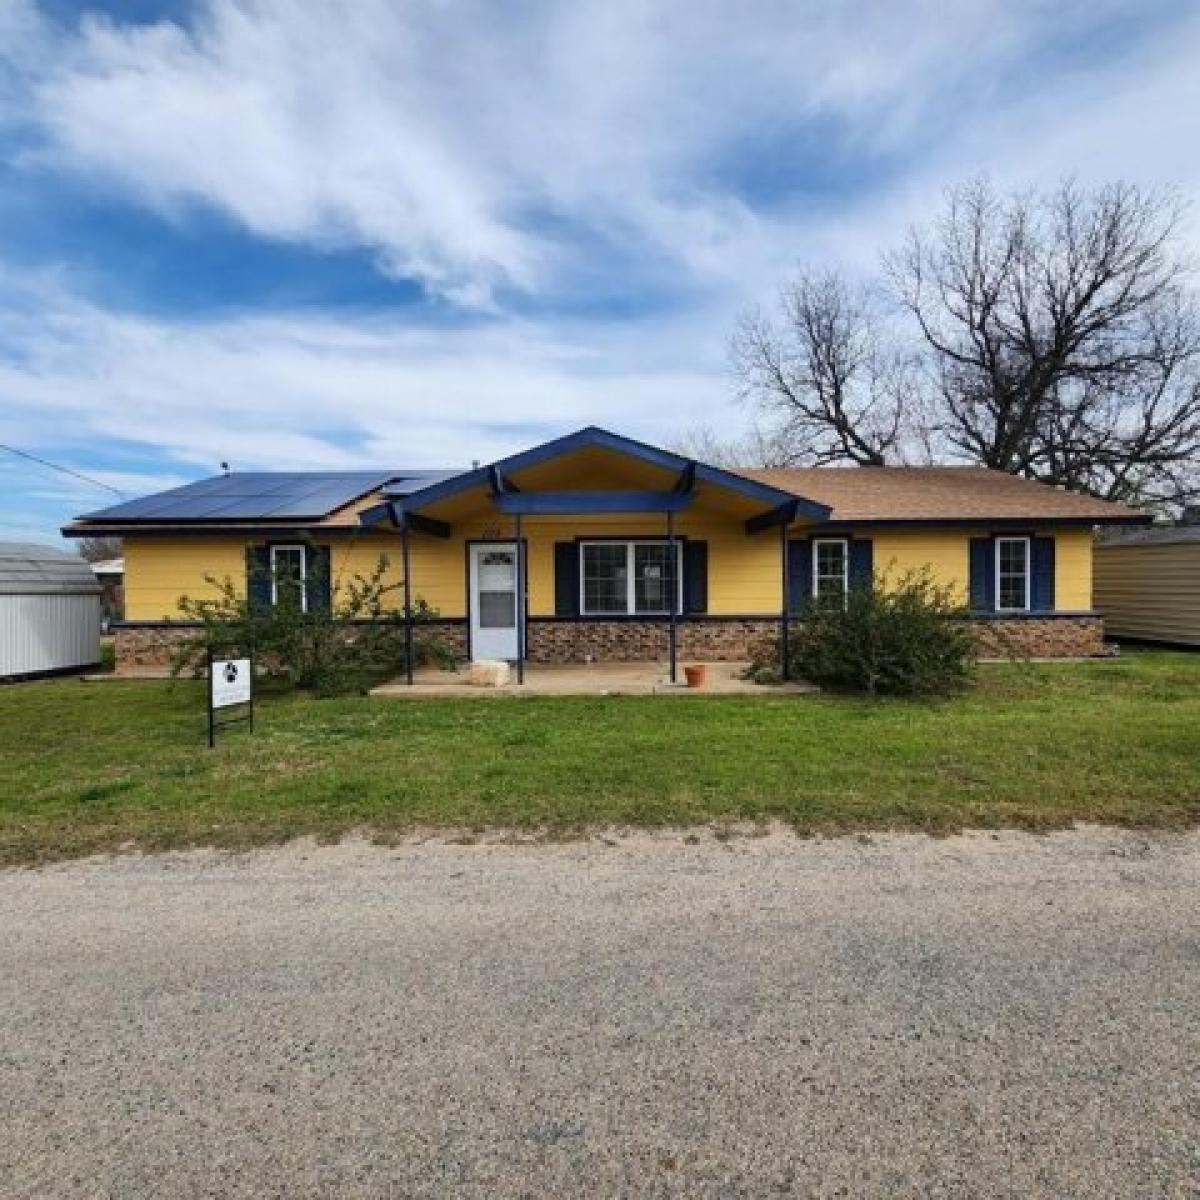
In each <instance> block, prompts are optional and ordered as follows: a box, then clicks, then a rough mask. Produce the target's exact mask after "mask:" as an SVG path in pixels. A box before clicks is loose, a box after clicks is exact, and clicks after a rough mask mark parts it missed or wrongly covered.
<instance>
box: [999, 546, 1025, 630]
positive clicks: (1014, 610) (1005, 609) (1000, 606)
mask: <svg viewBox="0 0 1200 1200" xmlns="http://www.w3.org/2000/svg"><path fill="white" fill-rule="evenodd" d="M1005 542H1023V543H1024V544H1025V603H1024V604H1023V605H1021V607H1020V608H1005V607H1003V606H1002V605H1001V604H1000V547H1001V546H1002V545H1003V544H1004V543H1005ZM995 553H996V578H995V583H994V586H995V588H996V601H995V605H996V611H997V612H1005V613H1021V612H1030V611H1031V610H1032V608H1033V542H1032V539H1031V538H1028V537H998V538H997V539H996V546H995Z"/></svg>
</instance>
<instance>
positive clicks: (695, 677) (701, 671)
mask: <svg viewBox="0 0 1200 1200" xmlns="http://www.w3.org/2000/svg"><path fill="white" fill-rule="evenodd" d="M683 673H684V675H685V676H686V677H687V685H688V687H690V688H702V687H703V686H704V685H705V684H706V683H707V682H708V667H707V666H705V665H704V664H703V663H701V664H700V665H699V666H695V667H684V668H683Z"/></svg>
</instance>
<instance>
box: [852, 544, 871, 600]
mask: <svg viewBox="0 0 1200 1200" xmlns="http://www.w3.org/2000/svg"><path fill="white" fill-rule="evenodd" d="M848 553H849V555H850V564H849V571H848V575H849V579H850V587H851V588H852V589H856V590H858V591H869V590H870V588H871V585H872V583H873V582H874V578H875V543H874V542H873V541H871V539H870V538H851V539H850V545H849V550H848Z"/></svg>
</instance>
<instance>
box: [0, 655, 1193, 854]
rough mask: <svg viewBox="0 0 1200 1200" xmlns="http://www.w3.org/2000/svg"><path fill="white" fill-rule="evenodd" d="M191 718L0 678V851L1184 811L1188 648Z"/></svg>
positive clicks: (128, 700) (152, 687)
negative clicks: (863, 684) (216, 725)
mask: <svg viewBox="0 0 1200 1200" xmlns="http://www.w3.org/2000/svg"><path fill="white" fill-rule="evenodd" d="M204 731H205V715H204V700H203V692H202V687H201V685H200V684H197V683H192V682H181V683H176V684H167V683H151V682H130V683H116V682H113V683H101V684H81V683H79V682H78V681H75V680H57V681H53V682H45V683H31V684H22V685H17V686H12V687H6V688H0V863H7V864H18V863H32V862H38V861H45V860H49V859H54V858H63V857H71V856H76V855H80V854H86V853H91V852H95V851H108V850H116V849H128V848H137V849H144V850H157V849H167V848H173V847H180V846H190V845H217V846H231V847H243V846H250V845H255V844H260V843H264V842H271V841H276V840H280V839H284V838H288V837H292V836H295V835H299V834H315V835H316V836H318V837H321V838H335V837H338V836H340V835H342V834H344V833H346V832H348V831H350V830H353V829H358V828H365V829H367V830H369V831H371V832H372V833H373V834H375V835H376V836H380V837H383V838H386V837H388V836H392V835H396V834H399V833H401V832H403V831H406V830H410V829H413V828H416V827H421V826H438V827H447V826H449V827H455V828H460V829H466V830H480V829H484V828H488V827H496V826H500V827H511V828H516V829H524V830H538V831H544V832H547V833H549V834H550V835H552V836H557V835H566V834H571V833H575V832H578V831H582V830H584V829H587V828H589V827H596V826H602V825H618V826H620V825H638V826H658V825H675V824H688V823H696V822H709V821H727V820H751V821H756V820H762V819H767V818H779V819H781V820H784V821H786V822H790V823H791V824H793V825H794V826H795V827H796V828H797V829H798V830H801V831H803V832H817V831H852V830H874V829H921V830H927V831H930V832H949V831H952V830H955V829H960V828H964V827H976V828H981V827H982V828H996V827H1001V826H1017V827H1022V828H1028V829H1051V828H1057V827H1061V826H1065V825H1070V824H1072V823H1074V822H1076V821H1099V822H1109V823H1115V824H1121V825H1133V826H1159V827H1172V828H1178V827H1184V826H1188V825H1193V824H1195V823H1197V821H1198V820H1200V655H1186V654H1170V653H1160V652H1143V653H1130V654H1128V655H1127V656H1126V657H1124V658H1121V659H1117V660H1111V661H1104V662H1096V663H1088V664H1082V665H1079V664H1063V665H1013V666H997V667H985V668H981V671H980V683H979V687H978V688H977V689H976V690H975V691H974V692H973V693H972V694H970V695H969V696H965V697H962V698H959V699H955V700H951V701H945V702H941V703H914V702H900V701H874V702H869V701H864V700H858V699H852V698H845V697H832V696H817V697H784V696H779V695H774V696H773V695H771V694H770V693H769V692H766V693H764V694H763V695H762V696H761V697H760V696H753V697H716V696H714V697H706V698H699V697H697V698H690V697H689V698H663V697H653V696H646V697H609V698H604V697H597V698H594V699H593V698H581V697H560V698H550V697H530V698H523V699H517V700H511V701H509V700H497V699H485V700H469V699H447V700H428V701H391V702H389V701H383V700H370V699H367V698H362V697H353V698H346V699H334V700H328V699H325V700H322V699H312V698H310V697H308V696H304V695H299V694H295V693H287V692H281V693H277V694H269V693H268V694H265V695H263V696H262V697H261V699H260V703H259V705H258V712H257V727H256V729H255V731H254V733H252V734H251V733H248V732H246V731H245V730H244V729H242V730H236V731H230V732H228V733H226V734H224V735H223V736H222V737H221V739H220V742H219V745H218V748H217V749H216V750H215V751H209V750H208V749H207V747H206V745H205V741H204Z"/></svg>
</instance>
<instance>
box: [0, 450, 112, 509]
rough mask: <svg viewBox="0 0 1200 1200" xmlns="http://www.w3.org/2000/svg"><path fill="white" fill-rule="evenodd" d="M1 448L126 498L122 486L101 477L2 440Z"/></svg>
mask: <svg viewBox="0 0 1200 1200" xmlns="http://www.w3.org/2000/svg"><path fill="white" fill-rule="evenodd" d="M0 450H7V451H8V452H9V454H15V455H17V457H18V458H27V459H29V461H30V462H35V463H37V464H38V465H39V466H42V467H49V468H50V470H52V471H61V472H62V473H63V474H64V475H73V476H74V477H75V478H76V479H82V480H83V482H84V483H90V484H93V485H94V486H96V487H98V488H103V489H104V490H105V491H106V492H112V493H113V495H115V496H120V497H121V499H122V500H124V499H125V493H124V492H123V491H121V489H120V488H115V487H113V486H112V484H111V483H101V482H100V480H99V479H93V478H92V477H91V476H90V475H84V474H83V473H82V472H80V471H73V470H71V468H70V467H60V466H59V465H58V463H52V462H48V461H47V460H46V459H44V458H38V456H37V455H36V454H30V453H29V452H28V451H26V450H18V449H17V448H16V446H6V445H5V444H4V443H3V442H0Z"/></svg>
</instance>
